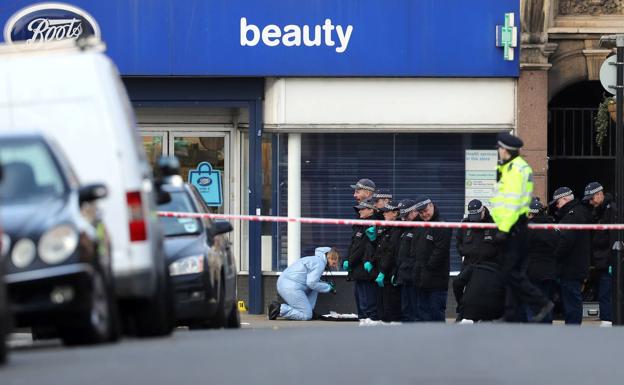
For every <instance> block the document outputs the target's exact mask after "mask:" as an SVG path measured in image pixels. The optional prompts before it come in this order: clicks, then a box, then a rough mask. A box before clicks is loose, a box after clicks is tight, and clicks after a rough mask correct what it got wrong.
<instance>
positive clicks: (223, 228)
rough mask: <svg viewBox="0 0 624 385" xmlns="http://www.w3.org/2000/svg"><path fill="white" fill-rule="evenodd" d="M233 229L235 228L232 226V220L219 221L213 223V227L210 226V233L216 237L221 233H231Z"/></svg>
mask: <svg viewBox="0 0 624 385" xmlns="http://www.w3.org/2000/svg"><path fill="white" fill-rule="evenodd" d="M232 230H234V228H233V227H232V224H231V223H230V222H228V221H219V222H213V223H212V227H211V228H210V230H209V233H210V235H211V236H213V237H214V236H217V235H220V234H225V233H229V232H230V231H232Z"/></svg>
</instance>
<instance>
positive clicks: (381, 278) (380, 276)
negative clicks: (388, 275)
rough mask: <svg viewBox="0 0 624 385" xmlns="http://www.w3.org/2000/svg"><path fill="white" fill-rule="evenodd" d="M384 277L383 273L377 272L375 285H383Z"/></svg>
mask: <svg viewBox="0 0 624 385" xmlns="http://www.w3.org/2000/svg"><path fill="white" fill-rule="evenodd" d="M384 278H385V274H384V273H379V274H377V278H376V279H375V282H377V285H378V286H379V287H384V283H383V281H384Z"/></svg>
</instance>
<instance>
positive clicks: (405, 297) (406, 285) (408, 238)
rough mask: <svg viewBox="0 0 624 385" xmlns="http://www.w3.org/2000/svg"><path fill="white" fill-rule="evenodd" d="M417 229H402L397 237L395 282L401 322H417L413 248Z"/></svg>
mask: <svg viewBox="0 0 624 385" xmlns="http://www.w3.org/2000/svg"><path fill="white" fill-rule="evenodd" d="M416 230H417V228H415V227H407V228H404V230H403V232H402V233H401V236H400V237H399V252H398V253H397V266H396V280H397V283H398V284H399V285H400V286H401V321H403V322H414V321H418V320H419V319H418V292H417V286H416V284H417V282H416V280H415V277H414V269H415V266H416V252H415V249H414V246H413V243H414V233H415V232H416Z"/></svg>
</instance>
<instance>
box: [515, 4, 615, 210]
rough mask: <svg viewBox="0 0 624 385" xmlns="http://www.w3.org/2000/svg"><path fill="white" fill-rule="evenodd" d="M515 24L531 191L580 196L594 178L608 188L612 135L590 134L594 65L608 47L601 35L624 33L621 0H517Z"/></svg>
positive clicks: (598, 95) (596, 90)
mask: <svg viewBox="0 0 624 385" xmlns="http://www.w3.org/2000/svg"><path fill="white" fill-rule="evenodd" d="M521 31H522V34H521V59H520V68H521V72H520V73H521V74H520V80H519V85H518V109H519V111H518V132H519V134H520V135H521V136H522V137H523V138H524V139H525V143H526V145H525V146H526V149H525V151H524V152H525V155H526V156H527V158H528V160H529V162H530V164H531V165H532V167H533V169H534V172H535V177H536V190H537V191H536V193H537V195H538V196H540V197H542V199H546V198H547V195H549V194H551V193H552V191H553V190H554V189H556V188H557V187H559V186H562V185H568V186H570V187H571V188H573V189H574V190H575V192H577V195H578V194H580V193H581V191H579V190H581V189H582V188H583V186H584V185H585V184H586V183H588V182H590V181H593V180H599V181H600V182H601V183H603V184H604V185H605V186H606V188H607V189H608V190H609V189H611V190H612V186H613V184H614V178H615V164H614V151H613V149H614V142H613V143H611V142H609V141H608V140H607V142H606V144H603V145H602V146H600V147H599V146H597V145H596V143H595V140H594V139H595V127H594V126H595V124H594V121H595V114H596V112H597V108H598V105H599V104H600V102H601V101H602V100H603V98H604V96H605V94H606V91H604V89H603V88H602V86H601V85H600V82H599V71H600V66H601V64H602V63H603V61H604V60H605V59H606V57H607V56H608V55H610V54H611V50H610V49H604V48H601V47H600V46H599V39H600V37H601V36H602V35H605V34H614V33H623V32H624V0H522V1H521ZM611 130H612V129H611ZM609 134H612V132H611V131H609ZM611 136H613V135H611ZM612 144H613V145H612Z"/></svg>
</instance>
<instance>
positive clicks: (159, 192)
mask: <svg viewBox="0 0 624 385" xmlns="http://www.w3.org/2000/svg"><path fill="white" fill-rule="evenodd" d="M169 202H171V194H169V193H168V192H167V191H165V190H163V189H162V188H161V187H158V188H157V189H156V203H157V204H158V205H164V204H167V203H169Z"/></svg>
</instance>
